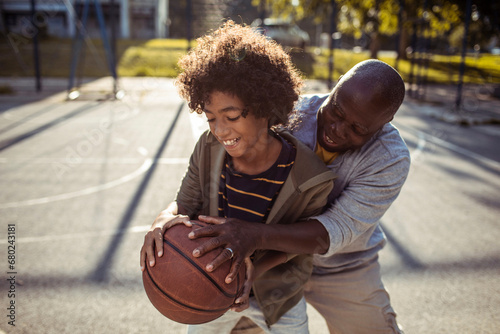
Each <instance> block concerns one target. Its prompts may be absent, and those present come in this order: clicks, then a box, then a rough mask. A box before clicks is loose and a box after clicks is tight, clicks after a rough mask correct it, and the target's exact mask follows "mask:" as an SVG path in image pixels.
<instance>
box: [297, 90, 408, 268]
mask: <svg viewBox="0 0 500 334" xmlns="http://www.w3.org/2000/svg"><path fill="white" fill-rule="evenodd" d="M327 97H328V95H304V96H302V98H301V99H300V101H299V103H298V104H297V107H296V110H297V111H299V119H300V122H298V124H297V125H296V127H294V128H293V129H291V132H292V134H293V135H294V136H295V137H296V138H298V139H299V140H300V141H302V142H303V143H305V144H306V145H307V146H308V147H309V148H310V149H312V150H314V149H315V147H316V145H317V144H316V143H317V141H316V134H317V131H316V128H317V111H318V109H319V108H320V107H321V105H322V104H323V103H326V100H327ZM328 167H329V168H330V169H331V170H332V171H333V172H334V173H336V174H337V176H338V178H337V180H336V181H335V185H334V188H333V190H332V192H331V193H330V195H329V201H328V203H329V204H328V209H327V210H326V211H325V212H324V213H323V214H321V215H319V216H316V217H313V218H314V219H317V220H318V221H320V222H321V223H322V224H323V225H324V226H325V228H326V230H327V231H328V234H329V237H330V246H329V249H328V251H327V252H326V253H325V254H322V255H315V256H314V273H316V274H327V273H333V272H338V271H342V270H345V269H349V268H352V267H356V266H358V265H360V264H362V263H364V262H365V261H369V260H371V259H373V258H374V257H375V256H376V255H377V253H378V252H379V251H380V250H381V249H382V247H383V246H384V245H385V242H386V239H385V235H384V233H383V231H382V228H381V226H380V224H379V220H380V218H381V217H382V216H383V215H384V214H385V212H386V211H387V209H388V208H389V206H390V205H391V204H392V203H393V202H394V200H395V199H396V197H397V196H398V195H399V193H400V191H401V187H402V186H403V184H404V182H405V180H406V177H407V176H408V172H409V168H410V154H409V151H408V148H407V146H406V144H405V143H404V141H403V139H402V138H401V136H400V134H399V132H398V130H397V129H396V128H395V127H394V126H393V125H392V124H391V123H387V124H385V125H384V126H383V127H382V129H381V130H380V131H378V132H377V133H376V134H375V135H374V136H373V138H371V139H370V140H369V141H368V142H367V143H366V144H365V145H364V146H363V147H362V148H360V149H358V150H355V151H348V152H345V153H342V154H341V155H339V156H338V157H337V158H336V159H335V160H334V162H333V163H332V164H331V165H329V166H328Z"/></svg>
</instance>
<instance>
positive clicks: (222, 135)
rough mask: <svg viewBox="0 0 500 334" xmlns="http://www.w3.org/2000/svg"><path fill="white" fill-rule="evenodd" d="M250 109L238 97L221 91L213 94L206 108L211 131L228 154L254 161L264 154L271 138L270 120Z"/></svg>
mask: <svg viewBox="0 0 500 334" xmlns="http://www.w3.org/2000/svg"><path fill="white" fill-rule="evenodd" d="M246 111H247V108H246V107H245V105H244V104H243V102H242V101H241V100H240V99H239V98H238V97H237V96H235V95H233V94H229V93H223V92H219V91H214V92H212V93H211V94H210V97H209V99H208V101H206V102H205V108H204V110H203V112H204V113H205V115H206V117H207V121H208V124H209V127H210V131H211V132H212V134H213V135H214V136H215V138H217V140H218V141H219V142H220V143H221V144H222V145H223V146H224V149H225V150H226V151H227V153H228V154H229V155H230V156H231V157H233V158H241V159H245V160H247V161H252V160H253V159H255V158H258V157H259V156H260V154H261V153H262V149H263V147H265V143H266V141H268V119H267V118H255V117H254V116H253V113H252V112H251V111H249V112H246ZM242 113H243V114H244V115H245V117H244V116H243V115H242ZM263 144H264V145H263Z"/></svg>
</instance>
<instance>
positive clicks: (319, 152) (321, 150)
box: [314, 143, 339, 166]
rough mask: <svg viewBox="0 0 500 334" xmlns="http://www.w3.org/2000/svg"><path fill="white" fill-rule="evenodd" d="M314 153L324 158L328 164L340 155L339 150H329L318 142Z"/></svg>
mask: <svg viewBox="0 0 500 334" xmlns="http://www.w3.org/2000/svg"><path fill="white" fill-rule="evenodd" d="M314 153H316V155H317V156H318V157H319V158H320V159H321V160H323V162H324V163H325V164H326V165H327V166H328V165H330V164H331V163H332V162H333V160H335V158H336V157H338V155H339V152H328V151H327V150H325V149H324V148H323V146H321V145H320V144H319V143H316V149H315V150H314Z"/></svg>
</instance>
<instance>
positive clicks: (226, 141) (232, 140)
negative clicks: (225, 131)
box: [223, 138, 238, 146]
mask: <svg viewBox="0 0 500 334" xmlns="http://www.w3.org/2000/svg"><path fill="white" fill-rule="evenodd" d="M237 141H238V138H235V139H231V140H224V141H223V143H224V145H228V146H230V145H234V144H236V142H237Z"/></svg>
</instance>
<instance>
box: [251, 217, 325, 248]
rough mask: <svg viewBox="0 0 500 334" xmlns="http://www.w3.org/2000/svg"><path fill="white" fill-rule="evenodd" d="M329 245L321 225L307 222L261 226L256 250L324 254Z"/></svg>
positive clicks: (316, 222) (311, 221)
mask: <svg viewBox="0 0 500 334" xmlns="http://www.w3.org/2000/svg"><path fill="white" fill-rule="evenodd" d="M329 245H330V238H329V236H328V232H327V231H326V229H325V227H324V226H323V224H321V223H320V222H319V221H317V220H309V221H305V222H297V223H293V224H287V225H282V224H273V225H264V226H262V230H261V236H260V239H259V241H258V243H257V248H258V249H271V250H276V251H281V252H286V253H292V254H324V253H326V251H328V248H329Z"/></svg>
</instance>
